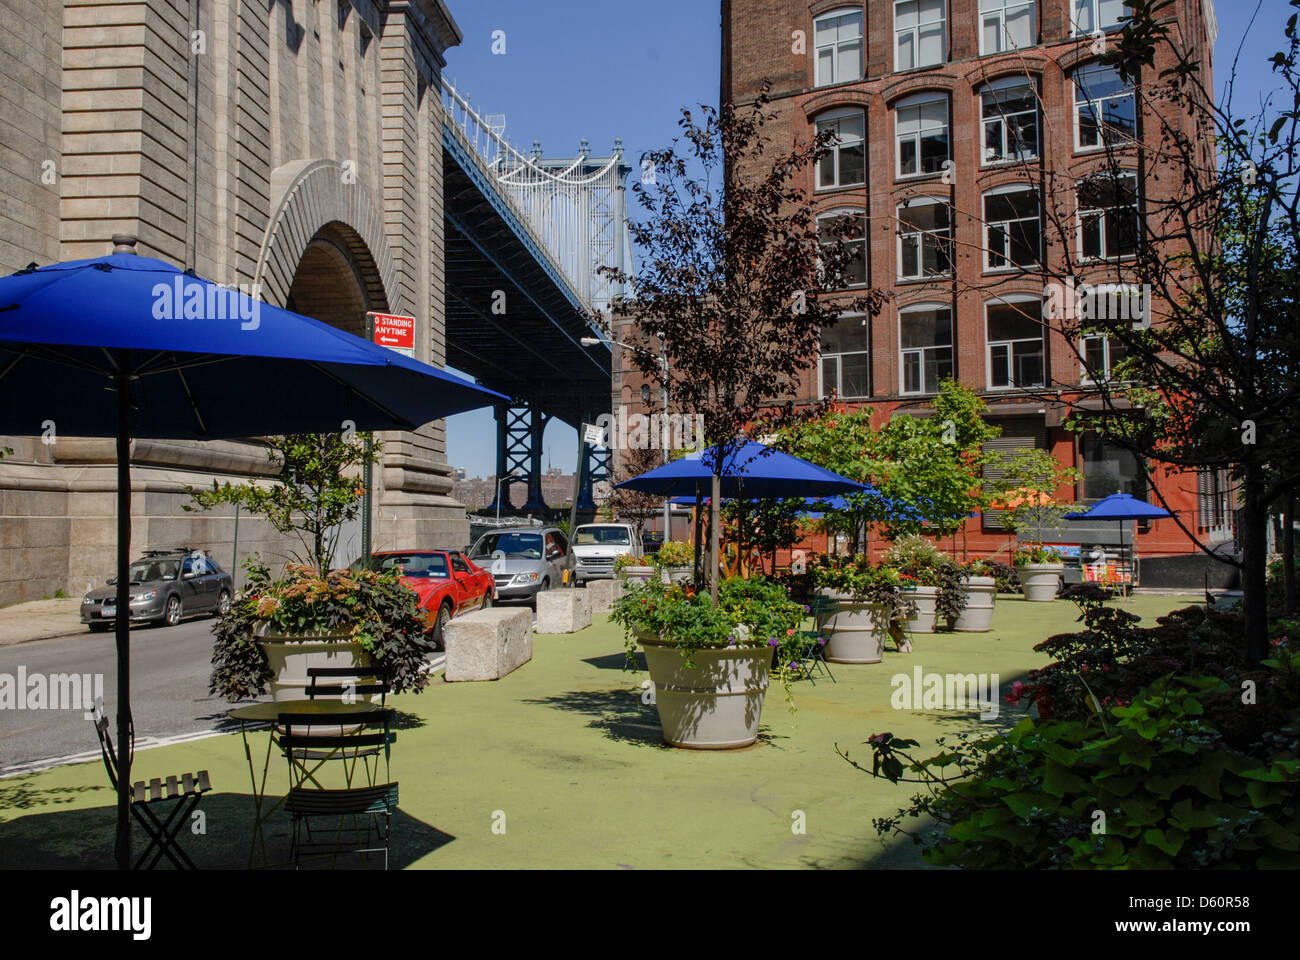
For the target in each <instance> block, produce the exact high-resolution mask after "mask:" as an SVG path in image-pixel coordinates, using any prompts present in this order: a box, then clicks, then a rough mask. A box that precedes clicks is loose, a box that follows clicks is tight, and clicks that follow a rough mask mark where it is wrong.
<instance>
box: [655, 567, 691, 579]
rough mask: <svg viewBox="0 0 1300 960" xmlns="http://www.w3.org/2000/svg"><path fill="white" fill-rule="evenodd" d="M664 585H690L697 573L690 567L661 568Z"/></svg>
mask: <svg viewBox="0 0 1300 960" xmlns="http://www.w3.org/2000/svg"><path fill="white" fill-rule="evenodd" d="M660 572H661V573H662V574H663V578H664V583H690V582H691V576H692V574H694V573H695V571H694V570H692V569H691V568H690V567H661V568H660Z"/></svg>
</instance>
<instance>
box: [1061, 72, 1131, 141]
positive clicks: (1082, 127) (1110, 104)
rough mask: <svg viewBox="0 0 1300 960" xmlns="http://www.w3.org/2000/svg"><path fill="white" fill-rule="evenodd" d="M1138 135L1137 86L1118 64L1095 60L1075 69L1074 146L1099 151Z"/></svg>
mask: <svg viewBox="0 0 1300 960" xmlns="http://www.w3.org/2000/svg"><path fill="white" fill-rule="evenodd" d="M1136 136H1137V106H1136V103H1135V101H1134V98H1133V87H1132V86H1131V85H1130V84H1127V83H1125V82H1124V81H1123V80H1122V79H1120V75H1119V70H1117V69H1116V68H1115V67H1107V66H1103V65H1102V64H1099V63H1092V64H1089V65H1087V66H1085V67H1080V68H1079V69H1078V70H1076V71H1074V147H1075V149H1076V150H1095V149H1097V148H1099V147H1101V146H1103V145H1107V146H1110V145H1115V144H1122V143H1126V142H1130V141H1132V140H1133V139H1134V138H1135V137H1136Z"/></svg>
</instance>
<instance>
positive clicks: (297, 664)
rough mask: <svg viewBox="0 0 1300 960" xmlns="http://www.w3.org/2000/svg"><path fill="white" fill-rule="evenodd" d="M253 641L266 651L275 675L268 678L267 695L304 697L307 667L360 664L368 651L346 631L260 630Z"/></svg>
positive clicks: (367, 659) (365, 662) (365, 660)
mask: <svg viewBox="0 0 1300 960" xmlns="http://www.w3.org/2000/svg"><path fill="white" fill-rule="evenodd" d="M257 644H258V646H260V647H261V648H262V652H263V653H264V654H265V655H266V662H267V665H268V666H269V667H270V668H271V672H272V673H273V674H274V675H275V676H274V677H273V678H272V680H271V699H272V700H274V701H276V702H279V701H283V700H305V699H307V687H309V686H311V680H310V679H308V677H307V669H308V668H309V667H364V666H369V665H370V655H369V654H368V653H367V652H366V651H365V650H363V649H362V648H361V645H360V644H359V643H357V642H356V641H354V640H352V639H351V638H350V637H349V636H348V635H347V634H342V635H335V634H327V633H312V634H283V633H280V632H279V631H276V630H271V629H267V630H264V631H263V632H262V633H261V634H260V635H259V636H258V637H257Z"/></svg>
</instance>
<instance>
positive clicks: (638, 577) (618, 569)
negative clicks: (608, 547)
mask: <svg viewBox="0 0 1300 960" xmlns="http://www.w3.org/2000/svg"><path fill="white" fill-rule="evenodd" d="M654 575H655V567H654V561H653V560H647V559H646V558H645V557H634V556H632V555H631V554H628V553H624V554H621V555H620V556H619V557H618V558H617V559H615V560H614V576H616V577H618V579H620V580H622V581H623V582H624V583H640V582H642V581H643V580H649V579H650V578H651V577H653V576H654Z"/></svg>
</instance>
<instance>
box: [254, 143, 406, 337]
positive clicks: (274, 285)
mask: <svg viewBox="0 0 1300 960" xmlns="http://www.w3.org/2000/svg"><path fill="white" fill-rule="evenodd" d="M348 173H349V171H347V170H345V169H344V167H343V165H342V164H340V163H338V162H337V161H334V160H295V161H293V162H292V163H286V164H284V165H283V166H281V167H277V168H276V169H275V171H274V172H273V173H272V174H271V197H272V200H273V202H274V211H275V212H274V213H273V214H272V216H271V219H270V224H269V226H268V227H267V230H266V235H265V237H264V238H263V240H262V247H261V250H259V251H258V257H257V271H256V274H255V276H254V282H255V283H259V284H261V288H262V289H261V292H262V298H263V299H264V300H265V301H266V302H267V303H272V304H276V305H278V306H287V305H288V303H289V301H290V293H291V291H292V290H293V287H294V279H295V277H296V276H298V274H299V271H300V269H302V268H304V267H306V268H308V269H310V270H311V271H312V273H313V274H315V273H316V272H317V271H319V270H321V269H324V268H326V267H327V266H331V267H333V268H334V270H335V271H337V270H341V269H342V268H343V267H345V266H346V268H347V270H348V271H350V272H351V274H352V275H353V276H354V277H355V279H356V283H357V286H358V287H359V289H360V291H362V292H363V297H364V301H365V306H364V308H363V310H362V312H363V313H364V311H365V310H389V309H391V308H392V307H393V306H394V305H393V304H390V302H389V295H390V293H391V292H395V291H396V290H397V289H398V287H397V269H396V266H395V265H394V263H393V256H392V251H391V250H390V249H389V246H388V241H387V239H386V237H385V235H384V221H383V217H382V215H381V213H380V211H379V207H378V205H376V204H375V203H372V202H371V198H370V194H369V192H368V191H367V190H366V188H365V187H363V186H361V185H360V184H359V183H345V182H344V179H345V176H346V175H348ZM353 176H355V173H354V172H353ZM276 198H278V200H277V199H276ZM331 275H332V276H334V277H336V278H337V277H338V276H341V274H339V273H337V272H335V273H333V274H331ZM336 292H341V291H336ZM299 299H302V292H301V291H299ZM302 312H304V313H308V314H309V315H311V316H317V314H312V313H310V311H309V310H307V309H306V308H305V306H303V307H302ZM321 319H326V318H325V317H322V318H321ZM351 332H355V333H359V332H360V331H351Z"/></svg>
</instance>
